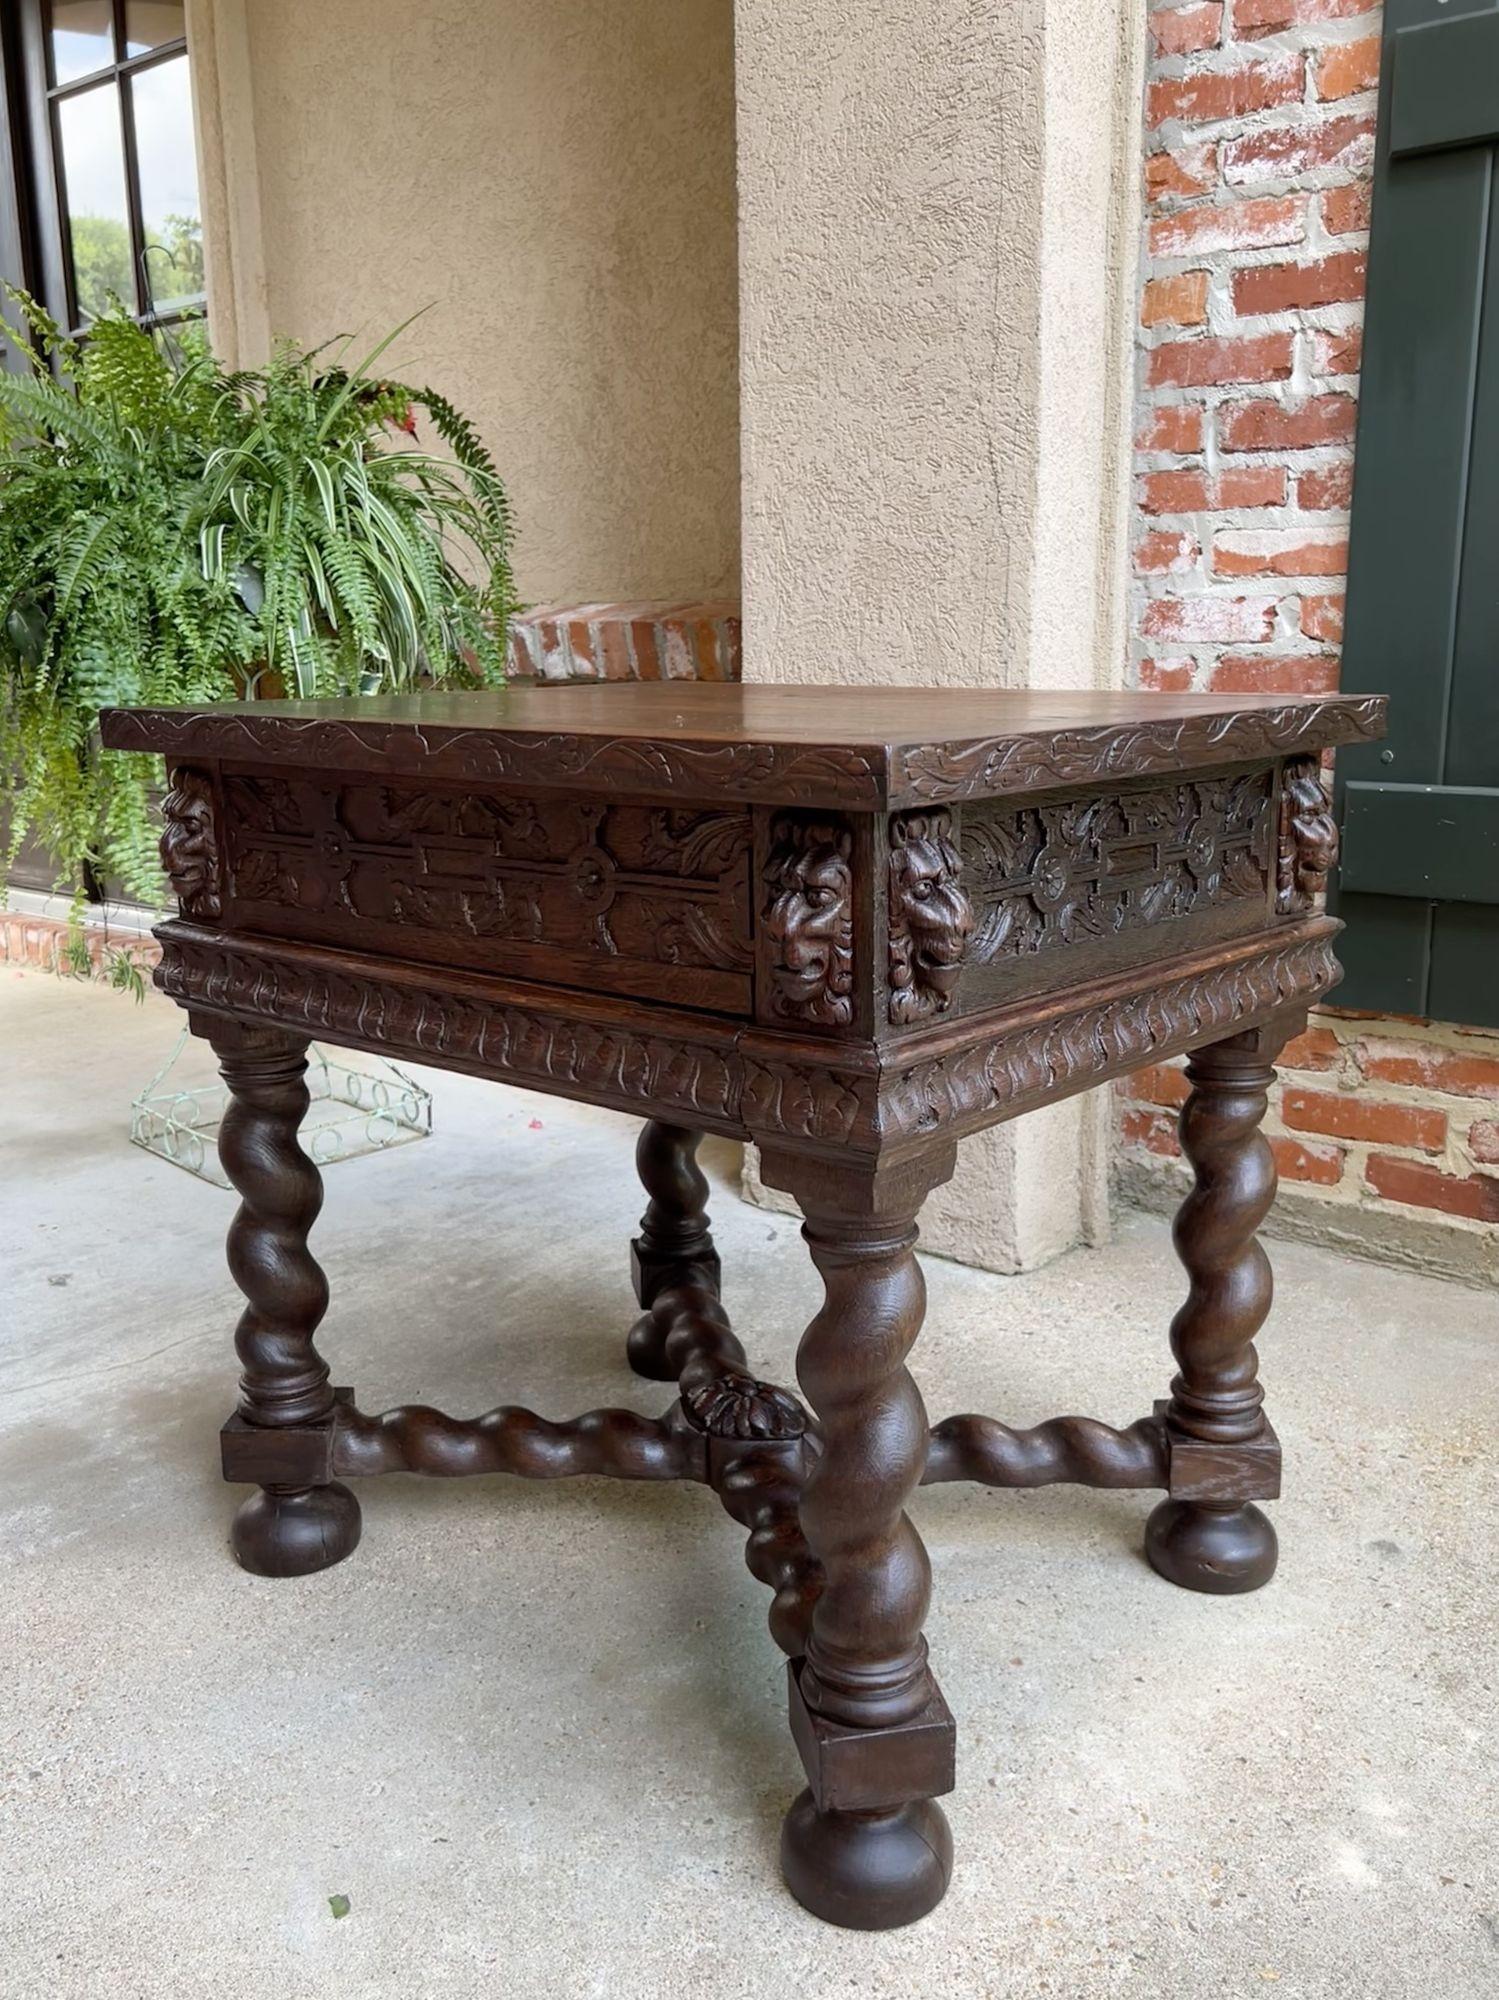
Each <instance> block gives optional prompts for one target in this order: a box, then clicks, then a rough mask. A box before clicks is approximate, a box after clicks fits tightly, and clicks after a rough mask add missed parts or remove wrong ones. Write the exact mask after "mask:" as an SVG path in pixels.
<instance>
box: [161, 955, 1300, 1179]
mask: <svg viewBox="0 0 1499 2000" xmlns="http://www.w3.org/2000/svg"><path fill="white" fill-rule="evenodd" d="M1332 928H1333V927H1332V926H1328V927H1327V928H1326V929H1325V930H1321V929H1319V930H1318V931H1317V932H1315V933H1314V934H1313V935H1311V936H1302V937H1298V938H1295V939H1294V940H1293V941H1291V942H1289V943H1286V944H1283V945H1278V946H1276V947H1274V948H1267V947H1265V946H1261V947H1260V948H1258V949H1254V948H1252V947H1251V948H1250V949H1247V950H1245V951H1244V952H1243V953H1242V954H1241V955H1240V956H1237V957H1235V958H1232V959H1230V960H1228V962H1227V963H1220V964H1213V965H1209V966H1207V967H1205V968H1203V969H1201V970H1197V971H1193V972H1189V973H1185V974H1183V975H1181V976H1180V977H1178V978H1176V979H1174V980H1171V981H1170V982H1168V983H1167V984H1165V985H1159V986H1155V987H1152V988H1149V989H1147V990H1144V991H1141V992H1139V993H1126V994H1123V995H1121V996H1118V997H1114V998H1106V999H1103V1000H1100V1001H1095V1002H1092V1003H1085V1004H1083V1005H1081V1006H1077V1007H1074V1008H1073V1009H1071V1011H1065V1010H1054V1011H1053V1012H1052V1013H1051V1015H1050V1016H1049V1018H1048V1019H1047V1020H1045V1021H1043V1022H1041V1023H1038V1024H1036V1025H1034V1026H1031V1027H1027V1028H1015V1029H1010V1030H1008V1031H1006V1030H1004V1029H1003V1028H999V1029H996V1030H995V1031H992V1032H990V1033H989V1034H987V1035H986V1034H984V1032H983V1029H982V1025H981V1023H980V1022H979V1021H975V1023H974V1035H975V1039H974V1040H973V1041H972V1042H970V1043H967V1044H965V1045H964V1046H962V1047H960V1048H958V1049H956V1050H954V1051H952V1052H951V1053H948V1054H943V1055H937V1056H931V1057H927V1058H925V1059H918V1060H912V1061H906V1062H904V1063H899V1064H894V1065H891V1066H889V1067H887V1068H885V1069H883V1070H878V1069H871V1068H868V1067H867V1066H861V1065H859V1064H855V1063H852V1062H849V1063H840V1062H839V1061H837V1060H836V1059H835V1058H834V1056H833V1048H834V1047H836V1046H838V1045H832V1046H831V1047H830V1051H829V1054H830V1060H829V1061H828V1062H827V1063H816V1062H810V1061H808V1060H806V1058H805V1055H804V1054H798V1055H792V1054H790V1053H788V1054H787V1056H786V1057H784V1058H783V1057H781V1056H780V1055H779V1054H778V1053H777V1052H776V1051H775V1050H774V1049H773V1048H772V1047H770V1046H769V1043H770V1041H771V1040H772V1039H773V1038H772V1037H770V1036H768V1035H762V1037H761V1039H760V1042H759V1044H758V1045H757V1046H755V1047H754V1048H752V1049H747V1048H745V1047H744V1046H743V1041H742V1037H741V1036H739V1035H737V1034H731V1033H730V1032H729V1031H726V1030H720V1031H719V1032H718V1034H717V1035H716V1036H715V1037H714V1038H713V1039H712V1040H711V1041H710V1040H708V1039H707V1038H706V1037H705V1038H704V1040H702V1041H699V1042H697V1043H689V1042H687V1041H686V1040H685V1039H684V1038H683V1036H682V1034H681V1033H680V1032H678V1033H677V1034H675V1035H669V1034H666V1033H659V1034H652V1033H646V1032H643V1031H640V1030H635V1029H630V1028H625V1027H622V1026H613V1025H609V1026H605V1025H601V1024H598V1023H594V1022H589V1021H587V1020H580V1019H577V1018H565V1017H563V1018H558V1017H553V1016H551V1015H549V1014H546V1013H544V1012H542V1011H541V1010H540V1009H535V1008H529V1007H523V1006H519V1005H515V1004H512V1003H511V1002H509V1001H505V1000H501V999H489V998H475V997H469V996H467V995H461V994H455V993H451V992H443V991H441V990H437V989H429V988H425V987H418V986H415V985H413V984H412V983H410V982H409V980H404V979H403V980H396V979H387V978H379V977H376V976H373V975H363V974H359V973H354V972H347V971H340V970H334V969H332V968H331V967H326V966H324V965H322V964H320V963H318V962H316V961H315V959H314V958H313V957H312V956H311V954H309V953H306V952H305V951H299V950H297V949H295V948H283V949H278V948H276V947H273V946H270V945H263V944H260V943H256V944H255V945H253V946H241V945H238V944H228V943H221V942H219V941H218V940H210V939H208V938H201V939H200V938H196V937H193V936H192V935H191V934H186V935H184V934H183V932H182V931H181V930H179V928H178V927H177V926H175V925H172V924H167V925H164V926H163V927H162V929H161V931H160V932H159V933H158V935H159V936H160V938H161V941H162V948H163V951H162V963H161V966H160V968H159V970H158V973H157V984H158V985H159V986H160V987H161V988H162V990H163V991H164V992H165V993H167V994H169V995H170V996H171V997H172V998H173V999H175V1000H177V1001H179V1002H180V1003H181V1004H182V1005H184V1006H187V1007H192V1008H198V1009H201V1010H204V1011H207V1012H211V1013H212V1012H218V1013H223V1014H229V1015H233V1016H237V1017H244V1016H250V1017H252V1018H256V1017H258V1018H260V1019H264V1020H270V1021H274V1022H276V1023H277V1024H278V1025H279V1026H281V1027H283V1028H287V1029H291V1030H294V1031H295V1030H303V1031H305V1032H306V1033H308V1034H310V1035H315V1036H319V1037H322V1038H324V1039H327V1040H329V1041H334V1042H338V1041H344V1042H353V1043H355V1044H356V1045H363V1046H369V1047H374V1048H377V1049H383V1050H388V1051H389V1052H390V1053H391V1054H394V1055H397V1056H399V1055H400V1054H402V1053H404V1054H406V1055H407V1056H409V1057H412V1058H413V1059H415V1060H421V1059H422V1058H424V1057H428V1058H430V1059H431V1060H433V1061H434V1062H437V1063H444V1062H448V1063H452V1064H453V1065H454V1066H455V1067H458V1068H467V1069H474V1070H478V1071H479V1072H481V1073H483V1074H487V1075H492V1076H495V1077H497V1078H500V1079H501V1080H513V1081H517V1082H522V1083H525V1082H534V1083H536V1084H539V1085H542V1086H544V1087H546V1086H550V1087H553V1088H556V1089H559V1090H561V1091H563V1092H564V1094H566V1093H568V1092H570V1091H576V1092H579V1093H582V1094H591V1095H596V1096H598V1097H599V1098H601V1099H604V1100H606V1101H609V1102H614V1103H618V1104H622V1105H624V1106H626V1107H628V1108H630V1109H632V1110H634V1111H635V1112H636V1113H637V1114H639V1113H641V1112H645V1113H647V1114H653V1113H654V1114H655V1115H664V1114H667V1113H669V1112H671V1111H673V1110H676V1111H680V1112H682V1113H684V1114H690V1115H689V1116H688V1117H687V1118H685V1119H684V1122H692V1121H693V1120H695V1119H696V1120H701V1121H702V1123H703V1124H705V1125H707V1126H710V1127H712V1128H714V1129H717V1130H720V1131H725V1130H726V1131H736V1132H739V1133H740V1134H743V1135H753V1136H756V1137H761V1138H767V1137H780V1138H786V1139H791V1140H800V1141H804V1142H805V1143H806V1144H808V1145H809V1146H811V1147H815V1148H826V1147H828V1146H834V1147H844V1146H848V1147H851V1148H852V1149H853V1150H854V1151H856V1152H862V1153H865V1154H875V1153H878V1152H879V1151H881V1150H882V1149H883V1148H885V1147H889V1146H894V1145H899V1146H906V1145H909V1144H913V1143H915V1142H917V1141H920V1140H923V1139H932V1138H940V1137H942V1136H943V1135H944V1134H956V1133H958V1132H962V1131H969V1130H974V1129H977V1128H978V1127H979V1126H981V1125H983V1124H985V1123H989V1122H992V1121H993V1120H994V1119H996V1118H1000V1117H1008V1116H1011V1115H1013V1114H1014V1113H1015V1112H1018V1111H1023V1110H1027V1109H1029V1108H1030V1107H1031V1106H1032V1105H1033V1104H1038V1103H1041V1102H1043V1101H1045V1100H1046V1099H1047V1098H1048V1097H1051V1096H1054V1095H1055V1094H1056V1093H1057V1092H1058V1091H1060V1090H1062V1089H1065V1088H1068V1087H1071V1086H1074V1085H1076V1084H1079V1083H1097V1082H1102V1081H1104V1080H1105V1078H1107V1077H1109V1076H1112V1075H1116V1074H1119V1073H1121V1072H1123V1071H1124V1070H1127V1069H1133V1068H1136V1067H1138V1066H1139V1065H1140V1064H1141V1063H1144V1062H1148V1061H1150V1060H1152V1059H1153V1058H1154V1057H1156V1056H1157V1055H1162V1054H1167V1055H1169V1054H1175V1053H1177V1052H1179V1051H1181V1050H1183V1049H1186V1048H1189V1047H1191V1046H1192V1045H1193V1044H1194V1043H1196V1042H1198V1041H1205V1040H1209V1039H1212V1038H1213V1037H1215V1036H1217V1035H1220V1034H1222V1033H1228V1032H1232V1031H1233V1030H1234V1029H1235V1027H1237V1026H1241V1025H1243V1024H1244V1023H1246V1022H1250V1021H1254V1020H1263V1019H1265V1018H1266V1017H1268V1016H1269V1015H1271V1014H1273V1013H1276V1012H1278V1011H1280V1010H1282V1009H1286V1010H1289V1009H1291V1008H1294V1007H1297V1006H1304V1005H1306V1004H1307V1003H1308V1002H1310V1001H1313V1000H1316V999H1318V998H1320V996H1321V995H1322V994H1323V993H1325V992H1326V991H1327V990H1328V988H1329V987H1331V986H1333V985H1335V984H1336V983H1337V980H1338V978H1339V976H1340V974H1339V968H1338V964H1337V961H1336V959H1335V958H1334V956H1333V951H1332V944H1331V931H1332ZM942 1032H943V1033H944V1034H950V1033H951V1032H952V1030H950V1029H947V1028H944V1029H943V1031H942Z"/></svg>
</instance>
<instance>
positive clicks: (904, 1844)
mask: <svg viewBox="0 0 1499 2000" xmlns="http://www.w3.org/2000/svg"><path fill="white" fill-rule="evenodd" d="M781 1872H782V1873H783V1874H784V1876H785V1877H786V1886H787V1887H788V1888H789V1889H790V1891H791V1893H792V1895H793V1896H795V1898H796V1900H797V1901H798V1902H799V1903H800V1904H801V1905H802V1907H803V1908H804V1909H808V1910H810V1911H811V1912H812V1914H813V1916H814V1917H821V1918H822V1919H823V1921H824V1922H825V1923H829V1924H841V1925H842V1926H843V1927H844V1929H845V1930H853V1931H893V1930H896V1929H898V1928H899V1927H900V1925H902V1924H914V1923H915V1922H916V1920H917V1918H918V1917H924V1916H925V1915H926V1914H927V1912H928V1911H929V1910H934V1909H936V1907H937V1905H938V1904H939V1903H940V1902H941V1901H942V1898H943V1897H944V1895H946V1893H947V1885H948V1882H949V1880H950V1879H951V1877H952V1833H951V1831H950V1830H949V1828H948V1824H947V1818H946V1815H945V1814H944V1813H943V1811H942V1808H941V1807H940V1806H939V1805H937V1804H936V1803H935V1801H934V1800H932V1799H917V1800H916V1801H915V1803H914V1804H912V1805H905V1806H895V1807H892V1808H891V1809H890V1810H889V1811H887V1812H819V1811H818V1810H817V1806H816V1804H815V1803H814V1801H813V1798H812V1794H811V1792H809V1791H807V1792H803V1793H802V1794H801V1795H800V1797H799V1798H797V1799H796V1800H795V1801H794V1803H793V1804H792V1807H791V1810H790V1811H789V1812H788V1813H787V1815H786V1819H785V1824H784V1825H783V1826H782V1828H781Z"/></svg>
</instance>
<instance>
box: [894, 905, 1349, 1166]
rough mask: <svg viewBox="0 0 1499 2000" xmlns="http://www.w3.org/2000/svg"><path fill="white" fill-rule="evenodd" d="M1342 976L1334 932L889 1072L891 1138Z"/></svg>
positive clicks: (1253, 1012)
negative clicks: (1334, 944)
mask: <svg viewBox="0 0 1499 2000" xmlns="http://www.w3.org/2000/svg"><path fill="white" fill-rule="evenodd" d="M1341 977H1342V971H1341V968H1340V967H1339V965H1338V962H1337V959H1336V958H1335V957H1334V956H1333V949H1332V943H1331V940H1330V938H1329V937H1326V936H1322V937H1313V938H1304V939H1300V940H1298V941H1297V942H1296V943H1295V944H1292V945H1288V946H1286V947H1285V948H1284V949H1283V950H1280V951H1272V952H1261V953H1259V954H1257V955H1256V956H1254V957H1252V958H1243V959H1239V960H1237V961H1232V962H1230V963H1229V964H1227V965H1221V966H1215V967H1213V968H1211V969H1210V970H1208V971H1204V972H1196V973H1192V974H1189V975H1187V976H1185V977H1183V978H1180V979H1176V980H1173V981H1171V982H1170V983H1169V984H1167V985H1163V986H1155V987H1153V988H1152V989H1151V990H1149V991H1147V992H1144V993H1139V994H1129V995H1127V996H1124V997H1121V998H1119V999H1114V1000H1105V1001H1101V1002H1099V1003H1098V1004H1096V1005H1093V1006H1084V1007H1081V1008H1078V1009H1076V1010H1075V1011H1073V1012H1071V1013H1066V1014H1061V1015H1057V1016H1054V1017H1053V1018H1052V1019H1050V1020H1048V1021H1044V1022H1040V1023H1037V1024H1036V1025H1035V1026H1033V1027H1028V1028H1022V1029H1019V1030H1017V1031H1016V1032H1015V1033H1014V1034H1012V1035H1006V1036H1003V1037H1001V1038H1000V1039H998V1040H995V1041H993V1042H989V1043H979V1044H978V1045H976V1046H972V1047H968V1048H964V1049H960V1050H958V1051H956V1052H955V1053H954V1054H952V1055H950V1056H939V1057H935V1058H933V1059H932V1060H930V1061H928V1062H920V1063H913V1064H911V1065H910V1066H909V1067H908V1068H906V1069H903V1070H901V1071H899V1072H897V1073H893V1074H892V1073H890V1072H888V1071H887V1072H886V1074H885V1075H884V1077H883V1078H882V1079H881V1089H880V1109H879V1127H880V1133H881V1136H882V1137H889V1138H895V1137H900V1138H905V1137H907V1136H910V1135H914V1134H916V1133H921V1134H935V1133H939V1132H943V1131H948V1130H954V1129H961V1130H967V1129H969V1128H971V1127H974V1126H977V1125H982V1124H984V1123H985V1122H987V1121H988V1120H989V1119H991V1118H993V1117H994V1116H996V1115H1000V1114H1004V1115H1010V1114H1012V1113H1014V1112H1016V1111H1021V1110H1025V1109H1028V1108H1029V1106H1030V1105H1031V1104H1033V1103H1037V1102H1039V1101H1041V1100H1042V1099H1043V1098H1045V1097H1047V1096H1049V1095H1050V1094H1051V1093H1052V1092H1053V1091H1054V1090H1055V1089H1056V1088H1057V1087H1058V1086H1059V1085H1061V1084H1064V1083H1067V1084H1072V1085H1076V1084H1079V1083H1081V1084H1088V1083H1095V1082H1096V1083H1101V1082H1103V1081H1104V1080H1105V1078H1107V1077H1109V1076H1113V1075H1116V1074H1119V1073H1121V1072H1122V1071H1124V1070H1128V1069H1133V1068H1136V1067H1137V1066H1138V1065H1139V1064H1141V1063H1143V1062H1146V1061H1148V1060H1149V1059H1150V1058H1151V1057H1153V1056H1155V1055H1157V1054H1168V1055H1169V1054H1175V1053H1177V1052H1178V1051H1180V1050H1182V1049H1185V1048H1189V1047H1191V1046H1192V1044H1193V1043H1194V1042H1197V1041H1204V1040H1207V1039H1209V1038H1211V1037H1212V1036H1214V1035H1215V1034H1217V1033H1218V1032H1219V1031H1229V1030H1232V1029H1233V1028H1234V1027H1236V1026H1239V1025H1242V1024H1244V1023H1246V1022H1249V1021H1253V1020H1255V1019H1262V1018H1264V1017H1265V1016H1266V1015H1269V1014H1272V1013H1275V1012H1278V1011H1279V1010H1281V1009H1283V1008H1285V1009H1289V1008H1291V1007H1293V1006H1297V1005H1299V1004H1304V1003H1305V1002H1307V1001H1310V1000H1313V999H1316V998H1318V997H1320V996H1321V995H1322V994H1323V993H1325V992H1326V991H1327V990H1328V989H1329V988H1330V987H1332V986H1335V985H1336V984H1337V982H1338V980H1339V979H1340V978H1341Z"/></svg>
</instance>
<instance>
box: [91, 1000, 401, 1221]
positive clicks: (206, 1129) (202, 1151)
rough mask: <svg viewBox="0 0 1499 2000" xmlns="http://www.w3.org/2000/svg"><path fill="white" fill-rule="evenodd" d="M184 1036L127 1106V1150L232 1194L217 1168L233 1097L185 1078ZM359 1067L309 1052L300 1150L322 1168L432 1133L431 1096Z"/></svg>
mask: <svg viewBox="0 0 1499 2000" xmlns="http://www.w3.org/2000/svg"><path fill="white" fill-rule="evenodd" d="M188 1042H189V1036H188V1031H187V1029H186V1028H183V1030H182V1031H181V1033H180V1034H179V1035H178V1037H177V1042H176V1046H175V1047H174V1048H173V1050H172V1052H171V1054H170V1055H169V1056H168V1057H167V1059H166V1061H165V1062H164V1063H163V1064H162V1066H161V1068H160V1069H159V1070H158V1071H157V1072H156V1074H155V1076H153V1077H152V1079H151V1081H150V1082H149V1083H148V1084H147V1085H146V1087H145V1089H144V1090H142V1091H141V1092H140V1094H139V1096H137V1097H136V1098H134V1099H133V1100H132V1102H131V1106H130V1142H131V1144H132V1145H134V1146H140V1147H143V1148H144V1150H145V1151H146V1152H148V1153H155V1154H156V1156H157V1158H158V1159H162V1160H169V1161H170V1162H171V1164H172V1165H173V1166H174V1167H182V1168H183V1169H184V1170H185V1171H186V1172H187V1173H190V1174H196V1175H197V1177H198V1179H199V1180H203V1181H208V1182H210V1183H211V1184H212V1185H213V1186H214V1187H219V1188H225V1189H228V1188H229V1185H230V1183H229V1177H228V1175H227V1174H226V1173H225V1172H224V1169H223V1168H222V1167H221V1166H220V1165H219V1153H218V1129H219V1123H220V1120H221V1119H222V1118H223V1115H224V1111H225V1109H226V1107H227V1105H228V1102H229V1092H228V1089H227V1088H226V1086H225V1085H224V1084H223V1083H222V1082H220V1081H219V1080H218V1078H217V1077H212V1076H210V1077H204V1078H203V1079H202V1080H201V1081H195V1080H193V1079H192V1078H191V1077H190V1076H189V1075H187V1074H185V1073H182V1072H181V1071H180V1070H179V1066H183V1068H184V1069H185V1067H186V1063H190V1060H191V1057H190V1052H189V1050H188ZM360 1063H361V1065H362V1066H361V1067H357V1068H356V1067H355V1066H354V1065H353V1064H352V1063H349V1062H343V1061H340V1060H338V1059H336V1058H335V1057H333V1056H330V1055H329V1054H328V1052H327V1051H326V1050H325V1049H323V1048H322V1047H320V1046H319V1044H318V1043H316V1042H314V1043H313V1044H312V1046H311V1047H310V1048H309V1049H308V1051H307V1088H308V1090H309V1092H310V1093H311V1096H312V1102H311V1104H310V1105H309V1106H308V1110H307V1116H306V1117H305V1118H304V1119H303V1121H302V1131H301V1140H302V1146H303V1149H304V1150H305V1151H306V1152H307V1153H308V1154H309V1155H310V1156H311V1158H312V1159H313V1160H315V1161H316V1162H317V1164H318V1165H319V1166H320V1167H326V1166H331V1165H333V1164H334V1163H335V1162H336V1161H339V1160H353V1159H358V1158H359V1157H360V1156H361V1155H363V1154H365V1153H384V1152H388V1151H389V1150H390V1148H391V1147H392V1146H405V1145H409V1144H410V1142H411V1141H412V1140H413V1139H426V1138H428V1137H430V1136H431V1132H432V1093H431V1092H430V1091H429V1090H425V1089H423V1087H422V1086H421V1084H419V1083H418V1082H417V1081H416V1078H415V1077H412V1076H408V1075H407V1074H406V1072H405V1070H403V1069H399V1068H397V1066H396V1064H395V1063H393V1062H387V1061H386V1060H385V1058H384V1057H383V1056H366V1057H361V1058H360Z"/></svg>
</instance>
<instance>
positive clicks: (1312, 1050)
mask: <svg viewBox="0 0 1499 2000" xmlns="http://www.w3.org/2000/svg"><path fill="white" fill-rule="evenodd" d="M1339 1047H1340V1044H1339V1042H1338V1038H1337V1036H1336V1035H1335V1034H1333V1033H1332V1031H1331V1029H1329V1028H1308V1029H1306V1031H1305V1032H1304V1033H1303V1034H1300V1035H1296V1036H1294V1037H1293V1038H1292V1039H1291V1040H1290V1041H1289V1042H1287V1043H1286V1045H1285V1047H1284V1048H1283V1049H1282V1050H1281V1052H1280V1054H1279V1055H1278V1056H1277V1057H1276V1059H1275V1060H1276V1066H1277V1067H1278V1068H1280V1069H1336V1068H1337V1066H1338V1052H1339Z"/></svg>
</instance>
